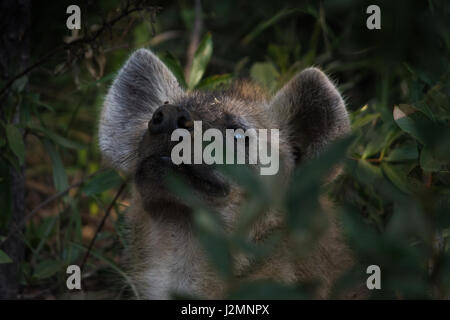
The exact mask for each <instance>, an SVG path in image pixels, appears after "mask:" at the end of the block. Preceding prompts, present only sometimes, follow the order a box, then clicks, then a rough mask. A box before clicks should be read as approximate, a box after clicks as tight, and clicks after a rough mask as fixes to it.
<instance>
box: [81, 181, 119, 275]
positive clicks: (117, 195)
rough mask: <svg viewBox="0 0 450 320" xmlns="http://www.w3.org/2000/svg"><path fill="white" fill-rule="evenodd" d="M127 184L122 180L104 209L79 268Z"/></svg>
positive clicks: (82, 266)
mask: <svg viewBox="0 0 450 320" xmlns="http://www.w3.org/2000/svg"><path fill="white" fill-rule="evenodd" d="M126 185H127V181H124V182H123V183H122V185H121V186H120V188H119V190H117V193H116V195H115V196H114V199H113V200H112V201H111V203H110V204H109V206H108V208H107V209H106V211H105V214H104V215H103V218H102V221H100V224H99V225H98V227H97V230H96V231H95V234H94V237H93V238H92V240H91V242H90V243H89V247H88V249H87V251H86V254H85V255H84V258H83V262H82V263H81V266H80V269H81V270H82V271H83V269H84V266H85V264H86V261H87V259H88V258H89V254H90V253H91V250H92V247H93V246H94V243H95V240H96V239H97V235H98V234H99V233H100V231H101V230H102V229H103V226H104V225H105V221H106V219H107V218H108V217H109V215H110V213H111V210H112V208H113V207H114V204H115V203H116V202H117V199H119V197H120V195H121V193H122V192H123V190H124V189H125V186H126Z"/></svg>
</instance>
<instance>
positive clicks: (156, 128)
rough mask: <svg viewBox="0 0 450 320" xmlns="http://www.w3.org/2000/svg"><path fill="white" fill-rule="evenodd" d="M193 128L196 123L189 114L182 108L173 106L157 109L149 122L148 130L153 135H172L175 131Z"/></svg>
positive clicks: (166, 105) (167, 105)
mask: <svg viewBox="0 0 450 320" xmlns="http://www.w3.org/2000/svg"><path fill="white" fill-rule="evenodd" d="M193 127H194V123H193V121H192V118H191V115H190V114H189V112H188V111H187V110H186V109H185V108H183V107H181V106H176V105H171V104H165V105H162V106H160V107H159V108H158V109H156V110H155V112H154V113H153V117H152V119H151V120H150V121H149V122H148V129H149V130H150V132H151V133H153V134H160V133H167V134H171V133H172V131H173V130H175V129H187V130H192V129H193Z"/></svg>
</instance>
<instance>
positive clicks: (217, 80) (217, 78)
mask: <svg viewBox="0 0 450 320" xmlns="http://www.w3.org/2000/svg"><path fill="white" fill-rule="evenodd" d="M231 79H232V76H231V74H229V73H226V74H219V75H214V76H211V77H208V78H206V79H203V80H202V81H200V83H199V84H198V85H197V87H196V88H197V89H215V88H216V87H218V86H219V85H221V84H227V83H230V82H231Z"/></svg>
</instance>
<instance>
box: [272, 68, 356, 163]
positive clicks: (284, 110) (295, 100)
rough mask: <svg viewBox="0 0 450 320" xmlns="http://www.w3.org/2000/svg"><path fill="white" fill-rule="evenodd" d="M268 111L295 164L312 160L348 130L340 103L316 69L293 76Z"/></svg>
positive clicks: (334, 92) (336, 95) (347, 122)
mask: <svg viewBox="0 0 450 320" xmlns="http://www.w3.org/2000/svg"><path fill="white" fill-rule="evenodd" d="M269 112H270V114H271V115H272V117H274V118H275V119H276V120H277V121H278V123H279V124H280V132H281V133H282V134H284V135H285V136H287V137H288V138H289V140H290V143H291V146H292V148H293V153H294V156H295V160H296V163H300V162H301V161H303V160H307V159H311V158H314V157H315V156H317V155H318V154H319V153H320V152H321V151H322V150H323V149H324V147H325V146H326V145H327V144H328V143H329V142H330V141H332V140H334V139H336V138H338V137H340V136H342V135H344V134H346V133H347V132H348V131H349V130H350V122H349V118H348V114H347V110H346V109H345V104H344V100H343V99H342V97H341V95H340V94H339V92H338V91H337V89H336V88H335V86H334V85H333V83H332V82H331V81H330V79H328V77H327V76H326V75H325V74H324V73H323V72H322V71H320V70H319V69H317V68H308V69H305V70H303V71H302V72H300V73H298V74H297V75H295V77H294V78H293V79H292V80H290V81H289V82H288V83H287V84H286V85H285V86H284V87H283V88H282V89H281V90H280V91H278V93H277V94H276V95H275V97H273V99H272V101H271V102H270V106H269Z"/></svg>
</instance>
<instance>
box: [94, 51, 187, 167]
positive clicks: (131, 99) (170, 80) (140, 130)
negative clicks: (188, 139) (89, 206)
mask: <svg viewBox="0 0 450 320" xmlns="http://www.w3.org/2000/svg"><path fill="white" fill-rule="evenodd" d="M182 94H183V90H182V89H181V88H180V86H179V84H178V82H177V80H176V78H175V76H174V75H173V74H172V73H171V72H170V71H169V69H167V67H166V66H165V65H164V64H163V63H162V62H161V60H159V59H158V57H157V56H156V55H154V54H153V53H152V52H151V51H149V50H146V49H139V50H137V51H136V52H134V53H133V54H132V55H131V57H130V58H129V59H128V61H127V62H126V63H125V66H124V67H123V68H122V69H121V70H120V71H119V74H118V75H117V78H116V79H115V80H114V82H113V84H112V86H111V88H110V89H109V92H108V94H107V96H106V99H105V103H104V106H103V110H102V113H101V118H100V124H99V144H100V150H101V152H102V154H103V157H104V159H105V160H106V161H107V162H109V163H110V164H111V165H112V166H113V167H115V168H117V169H120V170H123V171H125V172H131V171H133V170H134V169H135V166H136V161H137V150H138V145H139V142H140V140H141V139H142V136H143V135H144V133H145V131H146V130H147V124H148V121H149V120H150V119H151V117H152V113H153V111H154V110H155V109H156V108H157V107H158V106H160V105H162V104H164V103H165V102H166V101H168V102H171V101H172V100H174V99H177V98H178V97H180V96H181V95H182Z"/></svg>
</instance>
